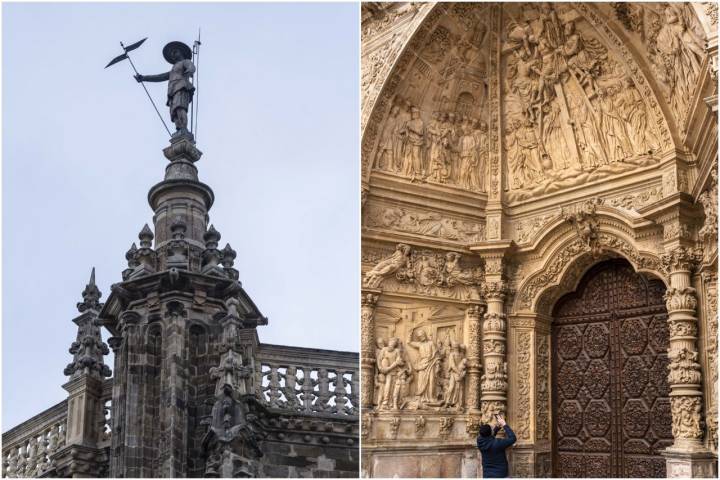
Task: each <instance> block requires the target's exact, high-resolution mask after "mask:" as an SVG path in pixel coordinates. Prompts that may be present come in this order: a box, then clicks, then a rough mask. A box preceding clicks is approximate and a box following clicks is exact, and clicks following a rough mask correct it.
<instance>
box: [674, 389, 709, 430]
mask: <svg viewBox="0 0 720 480" xmlns="http://www.w3.org/2000/svg"><path fill="white" fill-rule="evenodd" d="M671 401H672V413H673V415H672V419H673V425H672V433H673V437H675V438H700V437H702V434H703V432H702V428H701V427H700V420H701V411H702V406H701V403H700V398H699V397H673V398H672V399H671Z"/></svg>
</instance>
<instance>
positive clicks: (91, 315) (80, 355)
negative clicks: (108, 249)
mask: <svg viewBox="0 0 720 480" xmlns="http://www.w3.org/2000/svg"><path fill="white" fill-rule="evenodd" d="M101 296H102V293H100V290H99V289H98V287H97V285H95V268H94V267H93V269H92V273H90V281H89V282H88V284H87V285H86V286H85V290H83V292H82V297H83V301H82V302H78V304H77V309H78V311H79V312H80V315H79V316H78V317H76V318H75V319H73V322H74V323H75V324H76V325H77V326H78V333H77V339H76V340H75V341H74V342H73V343H72V345H71V346H70V353H72V354H73V361H72V362H71V363H69V364H68V366H67V367H65V370H64V373H65V375H68V376H70V379H71V380H73V379H75V378H78V377H80V376H82V375H83V374H87V375H91V376H95V377H97V378H104V377H109V376H110V375H111V372H110V368H109V367H108V366H107V365H105V363H104V359H103V357H104V356H105V355H107V354H108V353H110V350H109V349H108V346H107V345H106V344H105V343H104V342H103V341H102V337H101V336H100V325H99V324H98V320H97V319H98V313H99V312H100V309H101V308H102V305H103V304H102V303H100V301H99V300H100V297H101Z"/></svg>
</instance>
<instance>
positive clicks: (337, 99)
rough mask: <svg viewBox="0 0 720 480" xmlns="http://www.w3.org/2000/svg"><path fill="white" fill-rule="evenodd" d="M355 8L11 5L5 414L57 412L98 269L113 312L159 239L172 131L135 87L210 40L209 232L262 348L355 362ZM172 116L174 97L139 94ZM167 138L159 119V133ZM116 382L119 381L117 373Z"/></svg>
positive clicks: (202, 122) (6, 419)
mask: <svg viewBox="0 0 720 480" xmlns="http://www.w3.org/2000/svg"><path fill="white" fill-rule="evenodd" d="M358 11H359V7H358V5H357V4H262V5H260V4H257V5H254V4H227V3H223V4H169V3H163V4H137V3H136V4H82V3H76V4H7V3H6V4H4V5H3V92H2V93H3V106H4V108H3V112H2V114H3V127H4V128H3V132H2V133H3V152H2V153H3V165H2V167H3V183H2V188H3V192H2V195H3V243H2V245H3V292H2V293H3V312H2V313H3V325H2V327H3V372H2V373H3V382H2V383H3V385H2V386H3V388H2V394H3V407H2V410H3V411H2V415H3V416H2V420H3V424H2V429H3V431H5V430H7V429H8V428H11V427H13V426H15V425H16V424H18V423H19V422H22V421H24V420H26V419H28V418H29V417H31V416H32V415H34V414H37V413H39V412H40V411H42V410H43V409H45V408H48V407H50V406H51V405H54V404H55V403H56V402H58V401H60V400H62V399H63V398H65V391H64V390H62V388H61V385H62V384H63V383H64V382H65V381H66V380H67V378H66V377H65V376H64V375H63V373H62V371H63V368H64V367H65V365H66V364H67V363H68V362H69V361H70V360H71V355H70V354H69V353H68V348H69V346H70V344H71V343H72V342H73V341H74V339H75V335H76V332H77V330H76V326H75V325H74V324H73V323H72V322H71V319H72V318H73V317H75V316H76V315H77V310H76V308H75V303H76V302H77V301H78V300H80V293H81V292H82V290H83V288H84V287H85V284H86V283H87V280H88V277H89V274H90V269H91V267H92V266H95V267H96V269H97V282H98V286H99V287H100V289H101V291H102V292H103V298H102V300H105V299H106V298H107V295H108V293H109V286H110V285H111V284H112V283H115V282H118V281H120V280H121V276H120V273H121V271H122V270H123V269H124V268H125V267H126V265H127V264H126V261H125V252H126V251H127V249H128V247H129V246H130V244H131V243H132V242H133V241H136V240H137V234H138V232H139V231H140V229H141V228H142V226H143V224H144V223H146V222H147V223H148V224H150V225H152V211H151V209H150V207H149V206H148V204H147V191H148V189H149V188H150V187H151V186H152V185H154V184H155V183H157V182H158V181H160V180H161V179H162V176H163V173H164V168H165V165H166V163H167V160H165V158H164V157H163V155H162V151H161V150H162V148H163V147H164V146H165V145H166V144H167V134H166V133H165V131H164V129H163V127H162V125H161V124H160V121H159V120H158V118H157V116H156V114H155V112H154V111H153V110H152V107H151V105H150V103H149V101H148V99H147V98H146V96H145V93H144V92H143V91H142V88H141V86H140V85H138V84H137V83H136V82H135V81H134V80H133V79H132V77H131V73H132V72H131V69H130V65H129V64H127V62H123V63H121V64H117V65H115V66H113V67H111V68H109V69H107V70H104V69H103V67H104V66H105V64H106V63H107V62H108V61H109V60H110V59H111V58H113V57H114V56H116V55H118V54H119V53H122V51H121V50H120V46H119V44H118V42H119V41H124V42H126V44H127V43H131V42H134V41H137V40H139V39H141V38H142V37H145V36H147V37H149V39H148V40H147V42H146V43H145V44H144V45H143V46H142V47H141V48H140V49H138V50H136V51H135V52H133V54H131V55H132V56H133V60H134V62H135V63H136V65H137V67H138V69H139V70H140V71H141V73H143V74H153V73H161V72H163V71H166V70H168V69H169V65H168V64H167V63H166V62H165V61H164V60H163V58H162V55H161V50H162V47H163V46H164V45H165V44H166V43H167V42H168V41H171V40H181V41H184V42H186V43H188V44H191V43H192V41H193V39H194V38H195V36H196V34H197V29H198V27H201V28H202V42H203V46H202V52H201V57H200V98H199V108H200V118H199V125H198V126H199V129H198V147H199V148H200V150H202V151H203V152H204V155H203V157H202V159H201V160H200V161H199V162H198V164H197V166H198V168H199V170H200V179H201V180H202V181H204V182H205V183H207V184H208V185H210V186H211V187H212V188H213V190H214V192H215V196H216V201H215V205H214V206H213V208H212V210H211V211H210V219H211V222H212V223H213V224H214V225H215V227H216V228H217V230H218V231H220V233H221V234H222V240H221V246H223V245H224V244H225V241H228V242H230V244H231V245H232V246H233V248H234V249H235V250H236V251H237V252H238V257H237V259H236V263H235V267H236V268H237V269H238V270H239V271H240V280H241V281H242V282H243V286H244V287H245V289H246V290H247V292H248V293H249V294H250V296H251V297H252V298H253V299H254V301H255V303H256V304H257V305H258V307H259V308H260V310H261V311H262V312H263V313H264V314H265V315H266V316H267V317H269V320H270V323H269V325H268V326H266V327H260V328H259V336H260V340H261V341H262V342H266V343H279V344H288V345H298V346H307V347H316V348H330V349H338V350H348V351H358V323H357V322H358V318H359V315H358V308H359V306H358V302H357V297H358V290H359V271H358V269H359V176H358V173H359V168H358V164H359V147H358V144H359V126H358V95H359V86H358V77H359V73H358V63H359V62H358V58H359V38H358V28H359V19H358ZM148 88H149V89H150V92H151V94H152V95H153V97H154V98H155V101H156V103H157V104H158V105H159V106H160V107H161V108H162V109H161V112H162V114H163V115H165V116H167V111H166V108H165V107H164V96H165V91H166V90H165V89H166V84H148ZM168 123H169V121H168ZM110 365H111V367H112V366H113V365H112V364H110Z"/></svg>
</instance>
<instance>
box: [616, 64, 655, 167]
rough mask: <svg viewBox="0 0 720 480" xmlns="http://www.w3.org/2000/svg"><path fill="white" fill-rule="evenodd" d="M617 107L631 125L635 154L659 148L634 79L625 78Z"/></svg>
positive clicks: (631, 140) (631, 138) (631, 139)
mask: <svg viewBox="0 0 720 480" xmlns="http://www.w3.org/2000/svg"><path fill="white" fill-rule="evenodd" d="M616 107H617V108H618V111H619V112H620V116H621V117H622V119H623V120H624V121H625V122H627V124H628V125H629V128H628V130H629V131H630V132H634V135H630V142H631V143H632V151H633V152H638V153H639V152H650V151H655V150H657V149H658V148H659V146H658V141H657V139H656V138H655V136H654V134H653V132H652V129H650V128H649V125H648V115H647V109H646V107H645V102H644V101H643V99H642V96H641V95H640V92H638V91H637V88H635V84H634V83H633V81H632V78H630V77H625V83H624V85H623V88H620V91H619V92H618V100H617V104H616Z"/></svg>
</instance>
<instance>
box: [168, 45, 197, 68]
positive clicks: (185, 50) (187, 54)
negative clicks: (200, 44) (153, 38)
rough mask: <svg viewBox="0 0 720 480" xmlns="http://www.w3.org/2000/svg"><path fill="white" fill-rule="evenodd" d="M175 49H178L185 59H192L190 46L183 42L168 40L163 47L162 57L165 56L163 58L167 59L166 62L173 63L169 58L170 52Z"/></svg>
mask: <svg viewBox="0 0 720 480" xmlns="http://www.w3.org/2000/svg"><path fill="white" fill-rule="evenodd" d="M176 49H177V50H180V53H181V54H182V56H183V58H184V59H185V60H192V50H191V49H190V47H188V46H187V45H185V44H184V43H183V42H170V43H168V44H167V45H165V46H164V47H163V57H165V60H167V61H168V63H173V64H174V63H175V62H174V61H173V59H172V58H170V52H172V51H173V50H176Z"/></svg>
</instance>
